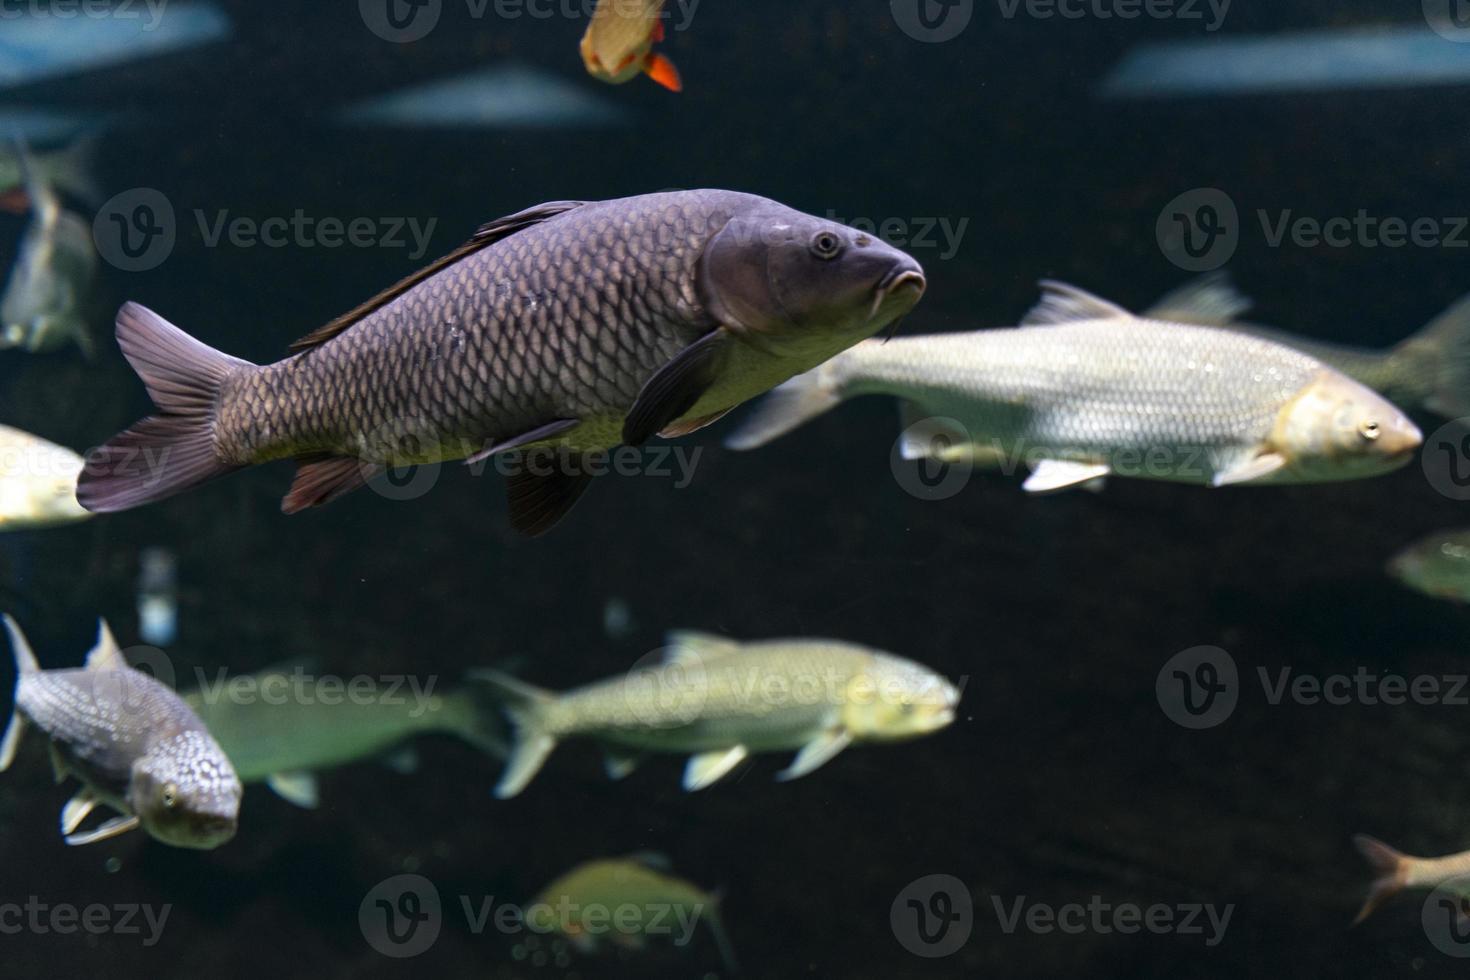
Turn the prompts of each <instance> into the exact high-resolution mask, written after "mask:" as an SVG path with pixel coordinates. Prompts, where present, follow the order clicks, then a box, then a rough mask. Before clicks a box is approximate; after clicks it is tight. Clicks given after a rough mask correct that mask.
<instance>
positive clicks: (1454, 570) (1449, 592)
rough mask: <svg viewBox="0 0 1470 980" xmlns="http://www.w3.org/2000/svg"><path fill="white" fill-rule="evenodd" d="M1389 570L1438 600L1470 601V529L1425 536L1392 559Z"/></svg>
mask: <svg viewBox="0 0 1470 980" xmlns="http://www.w3.org/2000/svg"><path fill="white" fill-rule="evenodd" d="M1388 573H1389V574H1390V575H1392V576H1393V577H1394V578H1396V579H1398V580H1399V581H1400V582H1402V583H1403V584H1404V585H1406V586H1408V587H1409V588H1411V589H1413V590H1414V591H1416V592H1422V593H1424V594H1425V595H1427V596H1433V597H1434V598H1436V599H1453V600H1455V601H1456V602H1465V601H1466V600H1470V528H1463V529H1460V530H1447V531H1435V532H1434V533H1433V534H1428V535H1425V536H1424V537H1422V538H1420V539H1419V540H1418V541H1415V542H1414V543H1413V544H1411V545H1409V546H1408V547H1407V548H1405V549H1403V550H1402V551H1400V552H1399V553H1398V554H1396V555H1394V556H1393V558H1391V559H1390V560H1389V562H1388Z"/></svg>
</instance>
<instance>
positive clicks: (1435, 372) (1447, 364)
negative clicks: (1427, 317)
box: [1389, 296, 1470, 419]
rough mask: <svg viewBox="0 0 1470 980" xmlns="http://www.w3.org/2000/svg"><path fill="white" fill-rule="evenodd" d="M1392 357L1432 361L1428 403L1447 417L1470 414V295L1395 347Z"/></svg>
mask: <svg viewBox="0 0 1470 980" xmlns="http://www.w3.org/2000/svg"><path fill="white" fill-rule="evenodd" d="M1389 358H1390V360H1403V359H1409V358H1413V360H1411V361H1410V364H1411V365H1418V364H1420V363H1423V362H1422V361H1421V360H1420V358H1424V359H1425V360H1426V361H1427V362H1428V363H1427V364H1426V365H1425V367H1424V368H1423V369H1420V370H1427V371H1428V373H1429V375H1430V377H1432V378H1433V379H1434V380H1433V390H1432V391H1431V392H1430V393H1429V396H1428V397H1426V398H1425V399H1424V407H1425V408H1427V409H1429V410H1430V411H1431V412H1434V413H1436V414H1438V415H1443V416H1444V417H1445V418H1451V419H1457V418H1462V417H1464V416H1466V415H1470V296H1463V297H1461V298H1460V299H1459V300H1457V301H1456V302H1454V303H1453V304H1451V305H1450V307H1449V308H1448V309H1446V310H1445V311H1444V312H1443V313H1441V314H1440V315H1439V316H1437V317H1435V318H1434V319H1433V320H1431V321H1430V323H1429V325H1428V326H1426V327H1425V328H1424V329H1423V330H1420V331H1419V332H1418V333H1416V334H1415V335H1414V336H1412V337H1410V338H1409V339H1408V340H1405V341H1404V342H1403V343H1401V344H1399V345H1398V346H1397V347H1395V348H1394V349H1393V353H1392V354H1390V355H1389Z"/></svg>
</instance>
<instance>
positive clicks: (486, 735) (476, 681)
mask: <svg viewBox="0 0 1470 980" xmlns="http://www.w3.org/2000/svg"><path fill="white" fill-rule="evenodd" d="M501 690H502V689H501V688H500V687H499V686H498V685H497V684H496V683H495V682H494V681H490V680H487V679H486V678H485V677H484V676H482V673H481V672H480V671H471V672H470V673H469V675H468V676H467V677H466V678H465V682H464V684H463V685H462V686H461V687H460V688H459V689H458V690H456V691H455V692H454V697H455V699H456V700H457V701H458V702H459V703H460V710H459V711H456V713H455V714H456V716H457V717H456V720H455V723H454V734H456V735H458V736H459V737H460V738H462V739H464V740H465V741H466V742H468V743H470V744H471V745H473V746H474V747H475V748H477V749H479V750H480V751H481V752H484V753H485V754H486V755H488V756H493V757H494V758H496V759H501V760H504V759H508V758H510V751H511V747H510V742H511V735H510V732H509V730H508V728H507V726H506V716H507V715H508V714H509V712H508V711H507V710H506V702H505V695H503V694H502V693H501Z"/></svg>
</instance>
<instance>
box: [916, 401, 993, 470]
mask: <svg viewBox="0 0 1470 980" xmlns="http://www.w3.org/2000/svg"><path fill="white" fill-rule="evenodd" d="M898 424H899V425H901V426H903V432H902V433H901V434H900V435H899V438H898V455H899V458H900V459H906V460H916V459H937V460H939V461H941V462H945V463H958V462H963V461H965V460H967V459H970V458H971V457H974V456H976V455H977V453H978V452H979V451H980V447H979V446H977V445H975V443H974V441H973V439H974V437H973V436H971V435H970V433H969V432H968V431H966V429H965V428H964V426H962V425H961V424H960V423H959V421H958V420H956V419H951V418H942V417H940V416H935V415H931V414H929V412H928V410H927V409H925V408H924V406H922V405H920V404H919V403H918V402H915V401H911V400H909V399H903V400H902V401H900V402H899V403H898ZM921 427H922V428H921ZM916 430H918V431H916Z"/></svg>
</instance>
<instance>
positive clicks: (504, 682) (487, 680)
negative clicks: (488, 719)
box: [466, 668, 556, 800]
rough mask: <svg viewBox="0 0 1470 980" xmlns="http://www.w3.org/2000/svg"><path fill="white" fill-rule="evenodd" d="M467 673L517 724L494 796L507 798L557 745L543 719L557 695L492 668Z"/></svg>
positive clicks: (523, 784)
mask: <svg viewBox="0 0 1470 980" xmlns="http://www.w3.org/2000/svg"><path fill="white" fill-rule="evenodd" d="M466 676H467V678H468V679H469V680H470V681H472V682H476V683H479V684H483V685H485V687H486V690H487V691H488V692H489V693H490V695H491V696H492V697H495V698H496V699H497V700H498V701H499V702H500V704H501V706H502V707H503V708H504V710H505V713H506V714H507V715H508V716H509V717H510V720H511V724H512V725H513V726H514V727H515V745H514V746H513V747H512V748H511V750H510V760H509V761H508V762H506V764H505V773H504V774H503V775H502V776H501V777H500V782H499V783H498V784H497V785H496V787H495V795H496V796H497V797H499V798H500V799H502V800H508V799H510V798H511V797H512V796H515V795H517V794H518V793H520V791H521V790H523V789H525V788H526V784H527V783H529V782H530V781H531V780H532V779H534V778H535V776H536V773H538V772H540V771H541V766H542V765H543V764H544V763H545V762H546V757H547V756H548V755H550V754H551V750H552V749H554V748H556V738H555V737H553V736H552V735H551V734H550V733H548V732H547V731H546V729H545V725H544V721H543V716H544V714H545V709H546V707H547V706H548V705H549V704H551V703H552V702H553V701H555V700H556V695H555V694H553V693H552V692H551V691H546V690H543V689H541V688H539V687H533V686H532V685H530V684H527V683H526V682H524V681H521V680H518V679H516V678H514V677H512V676H510V675H509V674H506V673H503V672H502V671H498V670H493V669H491V668H481V669H478V670H473V671H470V672H469V674H467V675H466Z"/></svg>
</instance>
